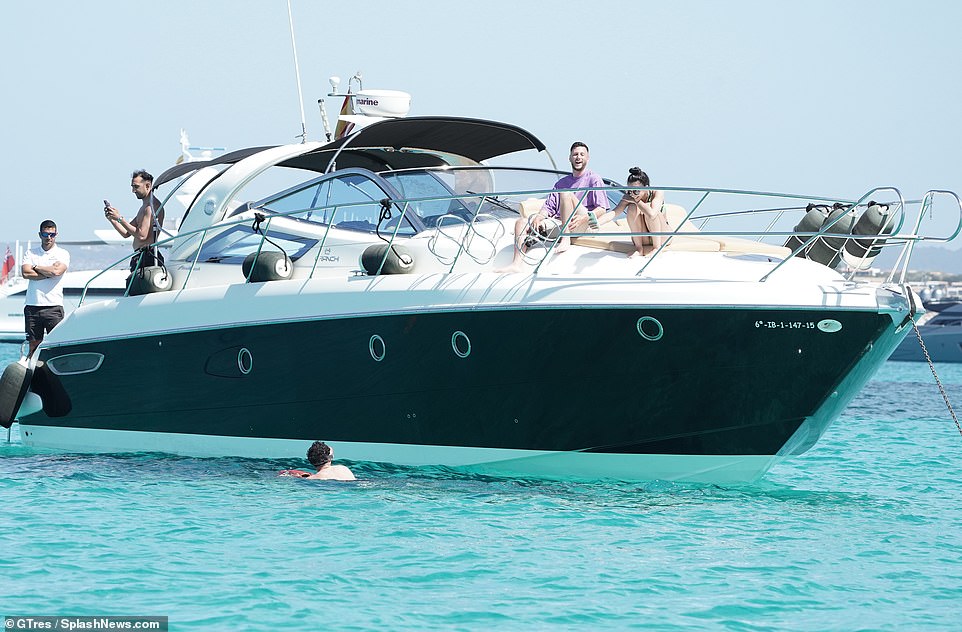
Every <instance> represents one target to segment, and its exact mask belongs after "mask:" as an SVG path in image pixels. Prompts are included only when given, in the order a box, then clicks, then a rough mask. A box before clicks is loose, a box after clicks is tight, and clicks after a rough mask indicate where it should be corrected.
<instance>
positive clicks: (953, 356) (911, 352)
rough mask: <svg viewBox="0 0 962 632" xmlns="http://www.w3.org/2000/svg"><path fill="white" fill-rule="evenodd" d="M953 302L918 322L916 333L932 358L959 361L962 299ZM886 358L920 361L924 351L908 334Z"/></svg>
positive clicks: (915, 339)
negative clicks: (923, 322) (921, 322)
mask: <svg viewBox="0 0 962 632" xmlns="http://www.w3.org/2000/svg"><path fill="white" fill-rule="evenodd" d="M954 303H955V304H954V305H950V306H948V307H945V308H943V309H942V310H941V311H940V312H938V313H937V314H936V315H935V316H934V317H932V318H931V319H930V320H928V321H927V322H926V323H925V324H924V325H919V333H920V334H922V340H923V342H925V348H926V350H927V351H928V352H929V357H930V358H931V359H932V361H933V362H962V303H959V302H958V301H954ZM928 306H929V304H926V307H928ZM889 360H896V361H900V362H902V361H904V362H924V361H925V354H923V353H922V347H921V345H919V340H918V337H917V336H915V335H914V334H909V335H908V337H906V338H905V340H903V341H902V343H901V344H900V345H899V346H898V347H896V349H895V352H894V353H892V355H891V356H890V357H889Z"/></svg>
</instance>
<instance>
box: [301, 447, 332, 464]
mask: <svg viewBox="0 0 962 632" xmlns="http://www.w3.org/2000/svg"><path fill="white" fill-rule="evenodd" d="M333 454H334V450H332V449H331V446H329V445H327V444H326V443H324V442H323V441H315V442H314V443H312V444H311V447H309V448H308V449H307V460H308V461H310V463H311V465H313V466H314V467H317V468H320V467H321V466H322V465H324V464H325V463H330V462H331V461H332V460H333V458H332V455H333Z"/></svg>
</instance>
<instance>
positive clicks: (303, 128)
mask: <svg viewBox="0 0 962 632" xmlns="http://www.w3.org/2000/svg"><path fill="white" fill-rule="evenodd" d="M287 21H288V22H290V24H291V48H292V49H293V50H294V74H295V75H297V105H298V107H300V108H301V134H300V136H296V137H295V138H300V139H301V142H302V143H306V142H307V122H306V121H307V119H306V118H305V117H304V95H303V93H302V92H301V69H300V67H299V66H298V65H297V43H296V42H295V41H294V14H293V13H292V12H291V0H287Z"/></svg>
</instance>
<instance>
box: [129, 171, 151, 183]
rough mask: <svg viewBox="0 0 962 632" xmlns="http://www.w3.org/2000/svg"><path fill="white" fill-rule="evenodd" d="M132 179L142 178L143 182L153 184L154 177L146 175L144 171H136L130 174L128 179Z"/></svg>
mask: <svg viewBox="0 0 962 632" xmlns="http://www.w3.org/2000/svg"><path fill="white" fill-rule="evenodd" d="M134 178H143V179H144V181H145V182H149V183H151V184H153V183H154V176H152V175H150V174H149V173H147V171H146V170H145V169H138V170H137V171H135V172H133V173H132V174H130V179H131V180H133V179H134Z"/></svg>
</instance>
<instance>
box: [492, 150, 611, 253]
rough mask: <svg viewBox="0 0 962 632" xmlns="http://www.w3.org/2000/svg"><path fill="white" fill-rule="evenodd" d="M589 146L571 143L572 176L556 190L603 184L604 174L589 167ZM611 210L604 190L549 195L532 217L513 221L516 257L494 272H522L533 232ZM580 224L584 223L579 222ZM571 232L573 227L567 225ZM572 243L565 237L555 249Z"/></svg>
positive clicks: (569, 157) (558, 183) (569, 156)
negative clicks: (527, 243) (529, 235)
mask: <svg viewBox="0 0 962 632" xmlns="http://www.w3.org/2000/svg"><path fill="white" fill-rule="evenodd" d="M588 160H589V154H588V146H587V145H585V144H584V143H582V142H580V141H578V142H575V143H573V144H572V145H571V150H570V152H569V154H568V162H570V163H571V175H569V176H565V177H563V178H561V179H560V180H558V181H557V182H555V184H554V187H553V188H555V189H580V188H586V187H603V186H605V183H604V181H603V180H602V179H601V177H600V176H599V175H598V174H596V173H594V172H593V171H591V170H589V169H588ZM606 210H608V196H606V195H605V192H604V191H578V192H577V193H575V192H571V191H557V192H555V193H552V194H551V195H549V196H548V199H547V200H546V201H545V203H544V206H543V207H542V208H541V210H540V211H538V212H537V213H536V214H534V215H532V216H531V217H530V218H525V217H519V218H518V220H517V221H516V222H515V223H514V257H513V259H512V260H511V264H510V265H508V266H506V267H504V268H499V269H497V270H495V272H520V271H521V270H522V269H523V260H522V254H523V253H524V252H525V250H526V246H525V241H526V237H527V236H528V234H529V233H530V232H532V231H539V229H540V232H541V233H542V234H547V233H548V230H549V229H550V228H552V227H558V226H562V225H564V224H565V223H566V222H568V218H569V217H572V215H574V216H575V218H574V219H572V220H571V222H572V223H573V222H575V221H576V220H577V219H578V217H579V216H581V217H584V218H587V213H588V211H593V212H595V213H598V212H604V211H606ZM578 225H581V224H580V223H579V224H578ZM566 230H567V231H569V232H570V231H571V230H572V229H571V228H570V227H566ZM570 244H571V239H570V238H569V237H564V238H562V239H561V241H560V242H559V243H558V247H557V248H556V249H555V252H558V253H561V252H564V251H565V250H567V249H568V246H569V245H570Z"/></svg>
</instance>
